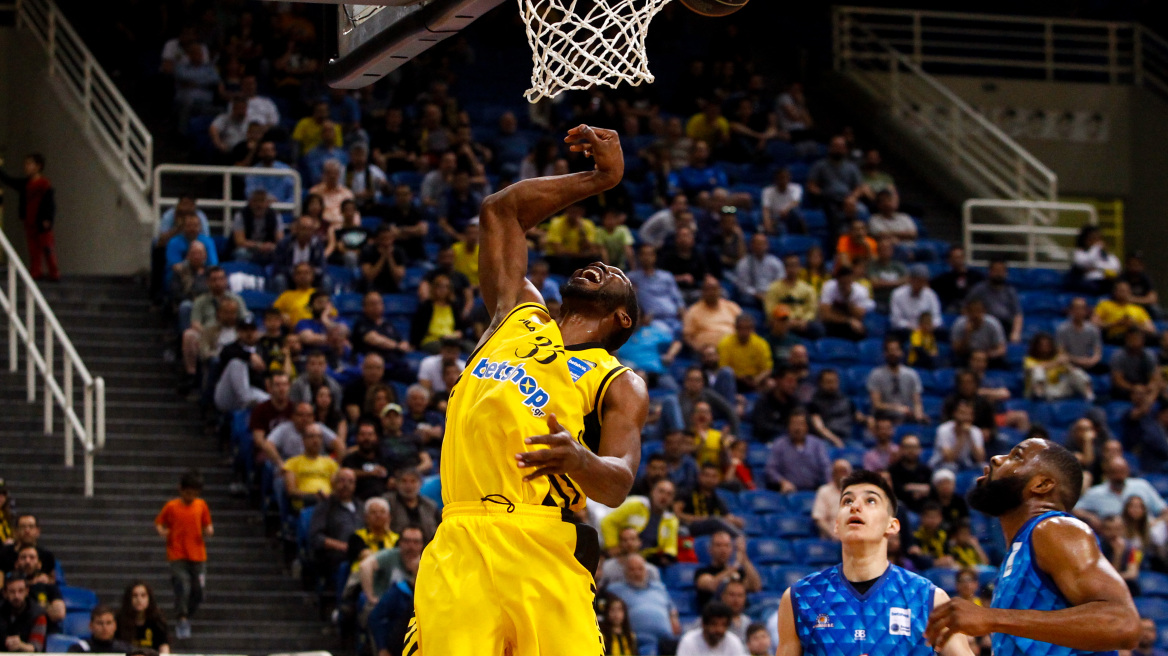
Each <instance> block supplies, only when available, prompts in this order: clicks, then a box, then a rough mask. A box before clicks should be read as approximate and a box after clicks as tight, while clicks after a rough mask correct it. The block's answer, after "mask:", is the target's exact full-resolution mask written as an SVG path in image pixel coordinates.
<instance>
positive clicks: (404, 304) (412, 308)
mask: <svg viewBox="0 0 1168 656" xmlns="http://www.w3.org/2000/svg"><path fill="white" fill-rule="evenodd" d="M382 299H384V301H385V313H386V314H402V315H404V314H413V313H415V312H417V311H418V297H417V296H415V295H413V294H386V295H385V296H382Z"/></svg>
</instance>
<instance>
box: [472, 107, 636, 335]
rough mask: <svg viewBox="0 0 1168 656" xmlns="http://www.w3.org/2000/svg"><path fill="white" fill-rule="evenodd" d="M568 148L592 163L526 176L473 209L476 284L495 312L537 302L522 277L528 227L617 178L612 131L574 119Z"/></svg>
mask: <svg viewBox="0 0 1168 656" xmlns="http://www.w3.org/2000/svg"><path fill="white" fill-rule="evenodd" d="M564 141H565V142H567V143H568V144H569V145H570V148H571V150H573V151H574V152H582V153H584V154H585V155H588V156H590V157H592V158H593V160H594V161H595V162H596V168H595V169H594V170H592V171H584V172H581V173H573V174H571V175H561V176H552V177H545V178H532V179H529V180H523V181H520V182H517V183H515V184H513V185H511V186H509V187H507V188H506V189H503V190H501V191H499V192H497V193H494V194H491V195H490V196H488V197H487V199H486V200H485V201H483V207H482V210H481V211H480V213H479V225H480V227H481V229H482V243H481V244H480V246H479V285H480V291H481V293H482V295H483V303H484V304H485V305H486V307H487V311H488V312H490V313H491V315H492V316H493V317H495V318H496V319H497V318H500V317H501V316H502V315H503V314H506V313H507V312H509V311H511V309H512V308H514V307H515V306H516V305H518V304H519V303H521V302H524V301H528V300H532V301H537V302H542V298H541V297H540V295H539V292H538V291H537V290H536V289H535V287H534V286H532V285H531V284H529V283H528V282H526V278H525V276H526V275H527V240H526V238H525V235H526V233H527V231H528V230H530V229H532V228H534V227H535V226H537V225H539V223H540V222H541V221H543V220H544V219H546V218H547V217H549V216H551V215H552V214H554V213H556V212H558V211H560V210H562V209H564V208H565V207H568V206H569V205H572V204H573V203H578V202H580V201H582V200H584V199H585V198H588V197H590V196H594V195H596V194H598V193H600V192H602V191H607V190H609V189H612V188H613V187H615V186H616V185H618V184H620V181H621V178H622V177H623V176H624V170H625V163H624V155H623V154H622V153H621V147H620V138H619V136H618V135H617V133H616V132H614V131H612V130H605V129H603V128H592V127H589V126H587V125H580V126H578V127H575V128H572V129H571V130H569V131H568V136H567V138H565V139H564Z"/></svg>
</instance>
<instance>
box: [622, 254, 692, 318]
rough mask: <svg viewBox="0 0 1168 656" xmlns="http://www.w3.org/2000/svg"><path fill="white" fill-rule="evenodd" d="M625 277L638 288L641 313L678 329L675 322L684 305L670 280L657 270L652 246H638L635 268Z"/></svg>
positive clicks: (664, 273)
mask: <svg viewBox="0 0 1168 656" xmlns="http://www.w3.org/2000/svg"><path fill="white" fill-rule="evenodd" d="M628 275H629V280H630V281H632V283H633V285H634V286H635V287H636V288H637V299H638V300H639V301H640V304H641V311H642V312H644V313H647V314H651V315H653V316H654V317H655V318H657V319H659V320H663V321H666V322H669V323H670V324H671V325H672V326H678V325H680V324H679V323H678V321H679V319H680V317H681V312H682V310H683V309H684V308H685V301H684V299H683V298H682V296H681V290H680V289H679V288H678V287H677V282H676V281H675V280H674V279H673V276H671V275H670V274H669V273H668V272H666V271H662V270H661V269H658V268H657V250H656V249H655V248H653V246H651V245H649V244H641V246H640V247H639V248H638V249H637V268H636V269H635V270H633V271H630V272H629V274H628Z"/></svg>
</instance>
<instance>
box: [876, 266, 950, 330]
mask: <svg viewBox="0 0 1168 656" xmlns="http://www.w3.org/2000/svg"><path fill="white" fill-rule="evenodd" d="M888 308H889V313H890V315H891V316H890V321H891V323H892V329H893V330H899V331H902V332H904V333H905V334H908V333H911V332H912V331H913V330H915V329H916V327H917V326H918V325H919V323H920V317H921V315H922V314H925V313H928V314H931V315H933V329H934V330H936V328H937V327H938V326H940V325H941V299H940V298H938V297H937V292H935V291H933V290H932V289H930V288H929V267H927V266H925V265H923V264H914V265H912V266H911V267H909V270H908V283H906V284H904V285H901V286H900V287H897V288H896V289H894V290H892V297H891V298H890V299H889V301H888Z"/></svg>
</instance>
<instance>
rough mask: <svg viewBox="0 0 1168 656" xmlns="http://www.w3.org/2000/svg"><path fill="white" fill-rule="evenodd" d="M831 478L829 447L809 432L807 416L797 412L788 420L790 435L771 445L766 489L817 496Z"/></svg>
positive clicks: (788, 433) (767, 464)
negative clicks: (817, 490) (816, 493)
mask: <svg viewBox="0 0 1168 656" xmlns="http://www.w3.org/2000/svg"><path fill="white" fill-rule="evenodd" d="M830 478H831V461H830V460H829V459H828V457H827V446H826V443H825V442H824V441H823V440H821V439H820V438H818V437H816V436H814V435H811V434H810V433H809V431H808V424H807V413H806V411H804V410H803V409H802V408H800V409H798V410H795V411H793V412H792V413H791V416H790V417H789V418H788V419H787V434H786V435H784V436H782V437H780V438H779V439H777V440H775V441H774V443H773V444H771V452H770V455H768V456H767V462H766V485H767V488H769V489H771V490H777V491H779V492H783V493H784V494H786V493H790V492H814V491H815V490H816V489H817V488H819V486H820V485H823V484H824V483H826V482H827V481H828V480H829V479H830Z"/></svg>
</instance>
